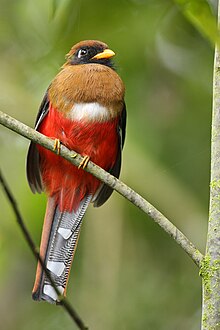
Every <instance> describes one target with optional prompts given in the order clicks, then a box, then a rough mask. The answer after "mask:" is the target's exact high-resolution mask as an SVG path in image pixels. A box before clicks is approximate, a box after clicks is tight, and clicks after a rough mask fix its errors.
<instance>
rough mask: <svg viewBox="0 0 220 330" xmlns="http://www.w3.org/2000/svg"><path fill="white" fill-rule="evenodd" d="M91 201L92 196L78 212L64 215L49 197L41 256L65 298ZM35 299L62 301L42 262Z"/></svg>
mask: <svg viewBox="0 0 220 330" xmlns="http://www.w3.org/2000/svg"><path fill="white" fill-rule="evenodd" d="M91 198H92V197H91V195H87V196H86V197H85V198H84V199H83V200H82V201H81V202H80V204H79V206H78V208H77V210H76V211H75V210H73V211H72V212H67V211H64V212H61V211H60V210H59V207H58V206H57V205H56V202H55V200H54V198H53V197H49V199H48V203H47V210H46V214H45V219H44V226H43V231H42V237H41V245H40V255H41V258H42V259H43V261H44V264H45V267H46V268H47V269H48V271H49V272H50V275H51V277H52V279H53V281H54V283H55V285H56V287H57V289H58V290H59V292H60V294H63V295H65V292H66V287H67V282H68V277H69V273H70V268H71V264H72V260H73V257H74V253H75V250H76V246H77V241H78V238H79V233H80V227H81V223H82V218H83V216H84V214H85V211H86V209H87V207H88V205H89V202H90V201H91ZM32 297H33V299H34V300H46V301H48V302H50V303H57V302H59V298H58V296H57V294H56V292H55V290H54V289H53V287H52V285H51V283H50V281H49V279H48V278H47V276H46V274H45V272H44V271H43V270H42V267H41V265H40V263H39V262H38V265H37V272H36V278H35V284H34V288H33V291H32Z"/></svg>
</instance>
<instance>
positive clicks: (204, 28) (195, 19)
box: [174, 0, 220, 46]
mask: <svg viewBox="0 0 220 330" xmlns="http://www.w3.org/2000/svg"><path fill="white" fill-rule="evenodd" d="M174 1H175V2H176V3H177V4H178V5H179V7H180V9H181V10H182V12H183V14H184V15H185V16H186V18H187V19H188V20H189V21H190V22H191V23H192V25H194V26H195V28H196V29H198V31H200V33H201V34H202V35H204V36H205V37H206V38H207V39H208V40H209V41H210V42H211V43H212V45H213V46H214V45H215V43H216V42H217V43H219V42H220V36H219V31H218V28H217V23H216V19H215V17H214V15H213V12H212V10H211V8H210V5H209V3H208V2H207V1H206V0H174Z"/></svg>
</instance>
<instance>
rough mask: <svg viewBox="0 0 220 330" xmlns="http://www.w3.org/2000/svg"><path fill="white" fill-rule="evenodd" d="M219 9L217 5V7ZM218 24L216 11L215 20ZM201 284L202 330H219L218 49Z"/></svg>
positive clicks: (219, 139) (217, 54) (219, 184)
mask: <svg viewBox="0 0 220 330" xmlns="http://www.w3.org/2000/svg"><path fill="white" fill-rule="evenodd" d="M219 7H220V3H219ZM218 20H219V21H220V10H219V19H218ZM200 275H201V276H202V280H203V306H202V330H217V329H219V330H220V48H219V46H216V49H215V63H214V78H213V114H212V143H211V183H210V210H209V224H208V235H207V246H206V255H205V257H204V259H203V262H202V264H201V268H200Z"/></svg>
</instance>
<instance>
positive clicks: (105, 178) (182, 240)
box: [0, 111, 203, 267]
mask: <svg viewBox="0 0 220 330" xmlns="http://www.w3.org/2000/svg"><path fill="white" fill-rule="evenodd" d="M0 124H2V125H4V126H6V127H8V128H9V129H11V130H13V131H15V132H16V133H18V134H20V135H22V136H24V137H26V138H28V139H29V140H32V141H33V142H35V143H37V144H40V145H42V146H43V147H45V148H47V149H48V150H51V151H52V152H56V151H54V150H53V147H54V140H53V139H50V138H48V137H46V136H44V135H43V134H41V133H39V132H37V131H35V130H34V129H32V128H30V127H28V126H26V125H25V124H23V123H21V122H19V121H18V120H16V119H14V118H12V117H10V116H9V115H7V114H5V113H3V112H1V111H0ZM60 156H62V157H63V158H65V159H66V160H68V161H70V162H71V163H72V164H73V165H75V166H79V164H80V162H81V161H82V159H83V157H82V156H80V155H79V154H77V153H76V152H75V151H74V150H71V151H70V150H69V149H67V148H66V147H65V146H63V145H61V149H60ZM85 171H87V172H89V173H91V174H92V175H94V176H95V177H96V178H98V179H99V180H101V181H102V182H104V183H106V184H107V185H108V186H110V187H111V188H112V189H114V190H116V191H117V192H118V193H119V194H121V195H122V196H124V197H125V198H126V199H128V200H129V201H130V202H131V203H133V204H134V205H135V206H137V207H138V208H139V209H141V210H142V211H143V212H144V213H146V214H147V215H148V216H149V217H150V218H151V219H153V220H154V221H155V222H156V223H157V224H158V225H159V226H160V227H161V228H163V230H165V232H166V233H168V234H169V235H170V236H171V237H172V238H173V239H174V240H175V241H176V243H177V244H179V245H180V246H181V247H182V248H183V250H184V251H185V252H186V253H187V254H188V255H189V256H190V257H191V259H192V260H193V261H194V263H195V264H196V265H197V266H198V267H200V264H201V261H202V259H203V255H202V254H201V252H200V251H199V250H198V249H197V248H196V247H195V246H194V245H193V244H192V243H191V242H190V240H189V239H188V238H187V237H186V236H185V235H184V234H183V233H182V232H181V231H180V230H179V229H178V228H177V227H176V226H174V225H173V224H172V223H171V222H170V221H169V220H168V219H167V218H166V217H165V216H164V215H163V214H162V213H161V212H160V211H158V210H157V209H156V208H155V207H154V206H153V205H151V204H150V203H149V202H148V201H146V200H145V199H144V198H143V197H141V196H140V195H139V194H137V193H136V192H135V191H134V190H132V189H131V188H130V187H128V186H127V185H125V184H124V183H123V182H121V181H120V180H118V179H116V178H115V177H114V176H112V175H111V174H109V173H108V172H106V171H104V170H103V169H102V168H101V167H99V166H97V165H95V164H94V163H92V162H91V161H90V162H89V163H88V165H87V166H86V168H85Z"/></svg>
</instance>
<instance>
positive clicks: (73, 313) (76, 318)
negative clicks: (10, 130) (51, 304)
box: [0, 171, 88, 330]
mask: <svg viewBox="0 0 220 330" xmlns="http://www.w3.org/2000/svg"><path fill="white" fill-rule="evenodd" d="M0 183H1V185H2V187H3V189H4V191H5V194H6V196H7V198H8V200H9V202H10V204H11V207H12V209H13V211H14V213H15V216H16V220H17V223H18V225H19V227H20V228H21V231H22V233H23V235H24V237H25V240H26V241H27V243H28V245H29V247H30V249H31V251H32V253H33V255H34V256H35V258H36V260H39V262H40V264H41V267H42V268H43V270H44V272H45V274H46V276H47V278H48V279H49V281H50V283H51V285H52V287H53V288H54V290H55V292H56V294H57V296H58V297H59V300H60V305H61V306H62V307H63V308H64V310H65V311H66V312H67V313H68V314H69V315H70V317H71V318H72V320H73V321H74V322H75V323H76V325H77V326H78V328H79V329H82V330H86V329H88V328H87V327H86V326H85V325H84V323H83V321H82V319H81V318H80V316H79V315H78V313H77V312H76V311H75V310H74V308H73V307H72V306H71V304H70V303H69V302H68V300H67V299H66V298H65V297H64V296H63V295H60V292H59V290H58V289H57V287H56V284H55V283H54V280H53V279H52V277H51V274H50V272H49V271H48V269H47V268H46V266H45V264H44V262H43V260H42V258H41V256H40V254H39V251H38V249H37V247H36V246H35V244H34V241H33V239H32V237H31V235H30V233H29V231H28V229H27V227H26V226H25V223H24V220H23V219H22V216H21V214H20V212H19V209H18V206H17V203H16V201H15V198H14V197H13V195H12V192H11V191H10V189H9V187H8V185H7V183H6V181H5V179H4V178H3V176H2V173H1V171H0Z"/></svg>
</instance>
